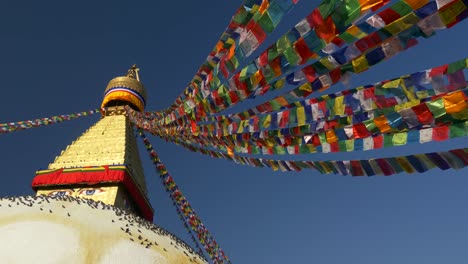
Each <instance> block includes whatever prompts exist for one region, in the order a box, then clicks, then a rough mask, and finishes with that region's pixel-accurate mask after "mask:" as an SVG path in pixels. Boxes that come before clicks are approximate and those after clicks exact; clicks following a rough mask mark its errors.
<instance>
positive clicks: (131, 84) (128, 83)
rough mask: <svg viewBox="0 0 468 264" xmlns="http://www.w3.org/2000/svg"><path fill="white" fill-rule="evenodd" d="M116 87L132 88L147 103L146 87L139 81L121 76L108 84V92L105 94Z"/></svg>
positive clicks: (105, 91)
mask: <svg viewBox="0 0 468 264" xmlns="http://www.w3.org/2000/svg"><path fill="white" fill-rule="evenodd" d="M115 87H127V88H130V89H132V90H134V91H136V92H137V93H139V94H140V95H141V97H143V99H144V100H145V101H146V90H145V87H144V86H143V84H142V83H141V82H139V81H138V80H136V79H134V78H132V77H128V76H120V77H115V78H114V79H112V80H110V81H109V84H107V87H106V90H104V94H106V93H107V92H108V91H109V90H110V89H112V88H115Z"/></svg>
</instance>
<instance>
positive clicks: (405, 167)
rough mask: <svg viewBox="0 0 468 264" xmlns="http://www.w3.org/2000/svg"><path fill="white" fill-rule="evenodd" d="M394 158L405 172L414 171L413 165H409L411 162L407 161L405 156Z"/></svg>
mask: <svg viewBox="0 0 468 264" xmlns="http://www.w3.org/2000/svg"><path fill="white" fill-rule="evenodd" d="M395 159H396V161H397V162H398V164H400V166H401V167H402V168H403V170H404V171H405V172H406V173H413V172H414V169H413V166H411V164H410V163H409V162H408V160H407V159H406V158H403V157H396V158H395Z"/></svg>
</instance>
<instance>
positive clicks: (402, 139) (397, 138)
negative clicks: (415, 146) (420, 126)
mask: <svg viewBox="0 0 468 264" xmlns="http://www.w3.org/2000/svg"><path fill="white" fill-rule="evenodd" d="M407 140H408V133H407V132H401V133H396V134H394V135H393V138H392V143H393V145H394V146H401V145H405V144H406V143H407Z"/></svg>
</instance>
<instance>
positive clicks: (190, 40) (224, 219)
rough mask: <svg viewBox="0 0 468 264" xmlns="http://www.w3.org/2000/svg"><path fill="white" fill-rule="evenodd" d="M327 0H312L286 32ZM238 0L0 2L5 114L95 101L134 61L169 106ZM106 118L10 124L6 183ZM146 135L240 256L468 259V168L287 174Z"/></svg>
mask: <svg viewBox="0 0 468 264" xmlns="http://www.w3.org/2000/svg"><path fill="white" fill-rule="evenodd" d="M318 3H319V2H318V1H306V0H302V1H301V2H300V3H299V4H298V5H297V7H296V8H295V9H294V10H293V12H292V13H291V14H290V15H289V16H288V19H286V20H285V21H284V23H283V24H282V25H281V27H280V28H279V32H280V33H281V32H285V31H286V30H287V29H289V28H290V27H291V26H293V25H294V24H295V23H297V22H298V21H299V20H300V19H301V18H303V17H304V16H305V15H307V14H308V13H309V12H310V11H312V9H313V8H314V7H316V6H317V5H318ZM240 4H241V1H238V0H237V1H234V0H231V1H215V0H199V1H139V2H129V1H80V2H63V1H31V0H25V1H6V2H5V3H3V4H2V8H1V9H0V38H1V41H0V80H1V86H2V88H1V92H2V96H1V98H2V100H1V101H2V103H1V104H0V123H4V122H12V121H19V120H27V119H33V118H39V117H47V116H52V115H57V114H68V113H74V112H80V111H85V110H89V109H95V108H97V107H99V105H100V102H101V100H102V94H103V91H104V88H105V86H106V84H107V82H108V81H109V80H110V79H111V78H113V77H115V76H118V75H122V74H124V73H126V71H127V69H128V68H129V67H130V65H132V64H133V63H137V64H138V66H139V67H140V68H141V72H140V74H141V79H142V81H143V83H144V84H145V86H146V88H147V90H148V94H149V100H148V106H147V110H158V109H162V108H165V107H167V106H169V105H170V104H171V103H172V102H173V101H174V100H175V98H176V97H177V96H178V95H179V94H180V93H181V92H182V90H183V88H185V86H186V85H187V83H188V82H189V81H190V80H191V78H192V77H193V75H194V74H195V72H196V71H197V69H198V67H199V66H200V64H201V63H202V62H203V61H204V59H205V58H206V55H207V54H208V53H209V52H210V50H211V49H212V47H213V46H214V44H215V43H216V41H217V39H218V37H219V36H220V34H221V33H222V32H223V31H224V29H225V27H226V26H227V24H228V22H229V20H230V18H231V16H232V14H233V13H234V12H235V10H236V9H237V8H238V6H239V5H240ZM467 32H468V23H467V22H465V23H463V22H462V23H461V24H459V25H457V26H455V27H454V28H452V29H449V30H444V31H442V32H438V34H437V35H436V36H435V37H432V38H430V39H428V40H424V39H423V40H421V41H420V44H419V45H418V46H416V47H413V48H411V49H410V50H408V51H406V52H404V53H402V54H400V55H398V56H397V57H395V58H393V59H391V60H390V61H388V62H386V63H383V64H380V65H377V66H376V67H374V68H372V69H371V70H369V71H367V72H365V73H363V74H361V75H354V76H353V77H352V83H351V84H352V85H351V86H352V87H354V86H357V85H362V84H367V83H373V82H376V81H380V80H384V79H389V78H392V77H398V76H400V75H403V74H406V73H411V72H415V71H418V70H424V69H426V68H430V67H434V66H438V65H441V64H444V63H449V62H452V61H455V60H458V59H461V58H463V57H467V52H466V50H467V49H466V47H467V46H468V37H467V34H466V33H467ZM276 36H278V35H277V34H276ZM272 40H274V36H273V38H270V39H269V41H267V44H269V43H271V42H272ZM263 47H266V46H263ZM335 89H336V88H335ZM331 91H332V90H329V91H328V93H329V92H331ZM259 102H260V101H255V103H259ZM98 118H99V117H98V116H97V115H96V116H92V117H89V118H85V119H79V120H75V121H73V122H67V123H62V124H59V125H52V126H47V127H41V128H36V129H30V130H27V131H19V132H16V133H12V134H2V135H0V150H1V151H0V165H1V167H2V173H1V174H2V182H1V184H0V196H12V195H15V196H16V195H28V194H32V193H33V192H32V190H31V188H30V183H31V180H32V178H33V177H34V172H35V171H36V170H38V169H43V168H46V167H47V165H48V163H50V162H52V161H53V159H54V157H55V156H56V155H58V154H59V153H60V151H61V150H62V149H64V148H65V147H66V145H68V144H70V143H71V141H72V140H74V139H75V138H76V137H78V136H79V135H80V134H81V133H83V132H84V131H85V130H86V128H87V127H88V126H90V125H91V124H92V123H94V122H96V121H97V120H98ZM150 139H151V140H152V142H153V144H154V145H155V147H156V150H157V151H158V153H159V155H160V158H161V159H162V161H163V162H164V163H165V164H166V166H167V168H168V169H169V171H170V172H171V174H172V175H173V176H174V178H175V180H176V182H177V183H178V184H179V186H180V188H181V189H182V191H183V192H184V194H185V195H186V196H187V198H188V199H189V201H190V202H191V203H192V205H193V207H194V208H195V210H196V211H197V213H198V214H199V216H200V217H201V219H202V220H203V221H204V223H205V225H206V226H207V227H208V229H209V230H210V231H211V232H212V234H213V235H214V237H215V239H216V240H217V241H218V243H219V244H220V245H221V247H222V248H223V249H224V250H225V252H226V254H227V255H228V256H229V257H230V258H231V260H232V262H233V263H327V264H335V263H336V264H338V263H360V264H367V263H369V264H370V263H380V264H387V263H425V264H432V263H463V262H465V261H466V259H467V258H468V251H467V250H466V243H467V240H468V225H467V224H466V223H467V220H468V213H467V209H466V201H467V200H468V192H466V186H467V184H468V178H467V177H463V176H467V174H468V169H466V168H465V169H463V170H460V171H440V170H438V169H435V170H433V171H431V172H428V173H424V174H418V175H417V174H414V175H406V174H399V175H396V176H391V177H370V178H367V177H357V178H352V177H349V176H348V177H343V176H338V175H321V174H318V173H316V172H315V171H312V170H310V171H304V172H301V173H292V172H291V173H281V172H273V171H271V170H269V169H266V168H250V167H245V166H242V165H237V164H234V163H231V162H229V161H225V160H218V159H212V158H209V157H207V156H202V155H201V154H197V153H192V152H189V151H187V150H185V149H183V148H181V147H179V146H176V145H174V144H170V143H166V142H164V141H161V140H159V139H157V138H154V137H151V138H150ZM457 147H468V144H467V141H466V138H462V139H458V140H453V141H450V142H442V143H434V144H423V145H418V144H413V145H409V146H407V147H397V148H393V149H390V150H384V151H366V152H355V153H350V154H349V153H348V154H333V155H323V154H317V155H309V156H303V157H301V158H303V159H356V158H360V159H365V158H372V157H383V156H392V155H406V154H411V153H418V152H430V151H436V150H448V149H452V148H457ZM142 159H143V163H144V167H145V172H146V176H147V181H148V185H149V190H150V196H151V201H152V203H153V207H154V208H155V210H156V216H155V223H157V224H158V225H160V226H162V227H164V228H166V229H167V230H169V231H171V232H172V233H174V234H176V235H177V236H179V237H181V238H182V239H184V240H186V241H188V240H189V239H188V236H187V235H186V231H185V229H184V228H183V227H182V224H181V222H180V221H179V219H178V217H177V215H176V213H175V210H174V208H173V207H172V204H171V202H170V200H169V198H168V196H167V195H166V193H165V192H164V190H163V188H162V186H161V184H160V182H159V179H158V177H157V176H156V175H155V172H154V169H153V167H152V166H151V163H150V161H149V159H148V158H147V156H146V153H143V155H142Z"/></svg>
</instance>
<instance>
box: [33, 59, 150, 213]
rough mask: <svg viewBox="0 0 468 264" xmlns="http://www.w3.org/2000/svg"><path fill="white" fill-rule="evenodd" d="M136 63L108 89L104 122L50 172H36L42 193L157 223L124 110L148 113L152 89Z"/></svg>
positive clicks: (51, 166)
mask: <svg viewBox="0 0 468 264" xmlns="http://www.w3.org/2000/svg"><path fill="white" fill-rule="evenodd" d="M138 70H139V69H138V68H136V66H135V65H134V66H133V67H132V68H131V69H130V70H129V71H128V73H127V75H126V76H121V77H116V78H114V79H112V80H111V81H110V82H109V84H108V85H107V87H106V89H105V92H104V99H103V102H102V105H101V108H102V109H103V110H102V118H101V120H99V121H98V122H97V123H96V124H95V125H93V126H92V127H91V128H89V129H88V130H87V131H86V132H84V133H83V134H82V135H81V136H80V137H78V138H77V139H76V140H75V141H74V142H72V144H70V145H68V146H67V147H66V149H65V150H63V151H62V153H61V154H60V155H59V156H57V157H56V158H55V160H54V162H52V163H50V164H49V166H48V169H47V170H41V171H38V172H37V173H36V177H35V178H34V180H33V184H32V187H33V188H34V190H35V191H36V194H37V195H71V196H78V197H86V198H89V199H93V200H96V201H102V202H104V203H106V204H110V205H114V206H116V207H119V208H122V209H125V210H128V211H131V212H133V213H135V214H137V215H140V216H142V217H144V218H146V219H147V220H149V221H152V219H153V209H152V208H151V205H150V203H149V201H148V198H147V190H146V183H145V178H144V174H143V168H142V165H141V161H140V157H139V154H138V148H137V144H136V139H135V134H134V132H133V127H132V125H131V124H130V122H129V120H128V119H127V117H126V116H125V115H124V113H125V111H124V106H125V105H129V106H130V107H132V108H133V109H135V110H137V111H144V107H145V101H146V91H145V88H144V86H143V85H142V84H141V82H140V79H139V75H138Z"/></svg>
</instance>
